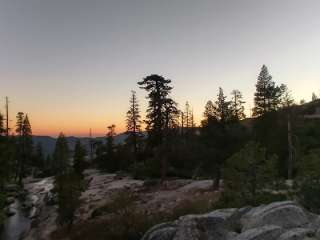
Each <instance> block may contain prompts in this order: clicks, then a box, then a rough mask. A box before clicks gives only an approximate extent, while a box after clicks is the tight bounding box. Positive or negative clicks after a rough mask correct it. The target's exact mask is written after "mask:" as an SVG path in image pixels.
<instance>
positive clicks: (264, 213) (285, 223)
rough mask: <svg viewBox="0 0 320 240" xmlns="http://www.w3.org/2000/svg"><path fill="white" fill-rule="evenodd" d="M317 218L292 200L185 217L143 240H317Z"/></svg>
mask: <svg viewBox="0 0 320 240" xmlns="http://www.w3.org/2000/svg"><path fill="white" fill-rule="evenodd" d="M319 219H320V218H319V217H318V216H316V215H314V214H311V213H309V212H307V211H306V210H305V209H303V208H302V207H301V206H299V205H297V204H296V203H295V202H292V201H285V202H275V203H272V204H269V205H263V206H259V207H254V208H250V207H246V208H240V209H234V208H232V209H221V210H216V211H213V212H211V213H207V214H202V215H187V216H183V217H180V218H179V219H178V220H176V221H174V222H170V223H165V224H160V225H156V226H154V227H153V228H151V229H150V230H149V231H148V232H147V233H146V234H145V235H144V237H143V238H142V240H306V239H308V240H316V239H319V240H320V234H319V230H318V229H319V228H320V221H319Z"/></svg>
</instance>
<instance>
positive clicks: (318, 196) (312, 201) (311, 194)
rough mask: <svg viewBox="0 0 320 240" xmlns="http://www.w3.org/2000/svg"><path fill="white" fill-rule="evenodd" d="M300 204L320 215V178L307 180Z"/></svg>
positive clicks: (303, 186) (300, 193)
mask: <svg viewBox="0 0 320 240" xmlns="http://www.w3.org/2000/svg"><path fill="white" fill-rule="evenodd" d="M298 197H299V201H300V203H301V204H302V205H303V206H304V207H305V208H306V209H308V210H309V211H311V212H314V213H317V214H319V213H320V178H319V177H318V178H308V179H305V180H304V181H303V183H302V185H301V188H300V191H299V194H298Z"/></svg>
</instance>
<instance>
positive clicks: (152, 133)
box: [138, 74, 173, 146]
mask: <svg viewBox="0 0 320 240" xmlns="http://www.w3.org/2000/svg"><path fill="white" fill-rule="evenodd" d="M170 83H171V80H169V79H165V78H164V77H162V76H159V75H155V74H154V75H150V76H147V77H146V78H144V79H143V80H142V81H140V82H138V84H139V85H140V88H141V89H145V90H146V91H147V92H148V97H147V98H148V99H149V106H148V108H147V116H146V118H147V120H146V121H145V122H146V124H147V127H146V129H147V131H148V139H149V143H150V145H151V146H158V145H160V144H162V142H163V137H164V130H165V128H166V124H168V121H166V120H168V114H169V113H170V114H171V112H173V111H171V110H170V111H168V109H170V108H169V107H168V106H169V105H171V106H173V104H172V103H173V100H172V99H171V98H170V97H169V94H170V91H171V90H172V87H171V86H170V85H169V84H170Z"/></svg>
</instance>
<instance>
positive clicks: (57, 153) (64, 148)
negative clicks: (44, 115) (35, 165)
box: [53, 133, 70, 175]
mask: <svg viewBox="0 0 320 240" xmlns="http://www.w3.org/2000/svg"><path fill="white" fill-rule="evenodd" d="M69 154H70V151H69V146H68V143H67V140H66V138H65V136H64V134H63V133H60V134H59V137H58V139H57V142H56V146H55V149H54V153H53V169H54V171H55V173H56V174H57V175H60V174H64V173H66V172H68V171H69V167H70V166H69V156H70V155H69Z"/></svg>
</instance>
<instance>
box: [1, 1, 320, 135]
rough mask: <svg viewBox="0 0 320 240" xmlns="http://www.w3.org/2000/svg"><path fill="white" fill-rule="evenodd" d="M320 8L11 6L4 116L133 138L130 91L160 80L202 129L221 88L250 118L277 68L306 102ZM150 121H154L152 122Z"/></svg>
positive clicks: (5, 16) (312, 81) (262, 4)
mask: <svg viewBox="0 0 320 240" xmlns="http://www.w3.org/2000/svg"><path fill="white" fill-rule="evenodd" d="M319 10H320V1H319V0H268V1H262V0H0V97H1V101H0V104H1V105H0V110H1V112H4V97H5V96H8V97H9V98H10V108H11V109H10V110H11V113H10V117H11V119H12V120H13V121H12V122H11V126H14V120H15V114H16V113H17V112H18V111H23V112H26V113H28V114H29V115H30V120H31V124H32V127H33V132H34V134H37V135H52V136H56V135H57V134H58V133H59V132H60V131H63V132H65V134H66V135H76V136H85V135H87V134H88V132H89V128H92V130H93V133H94V134H95V135H104V134H105V132H106V126H107V125H109V124H112V123H114V124H116V125H117V132H121V131H123V130H124V127H125V122H124V119H125V113H126V111H127V108H128V99H129V95H130V91H131V90H137V94H138V98H139V100H140V104H141V108H142V109H141V110H144V109H145V106H146V99H145V95H146V93H145V92H144V91H142V90H139V89H138V87H137V84H136V82H137V81H140V80H141V79H142V78H143V77H144V76H146V75H149V74H152V73H156V74H161V75H163V76H165V77H166V78H170V79H172V83H173V86H174V89H173V92H172V96H173V98H174V99H175V100H176V101H177V102H178V103H179V104H180V106H181V105H183V104H184V103H185V102H186V101H189V102H190V104H191V105H192V106H193V109H194V113H195V117H196V120H197V121H198V122H199V121H200V119H201V117H202V112H203V108H204V105H205V103H206V101H207V100H209V99H213V98H215V96H216V94H217V89H218V87H219V86H221V87H223V89H224V90H225V92H226V93H227V94H229V93H230V92H231V91H232V89H234V88H236V89H239V90H240V91H242V93H243V95H244V97H245V100H246V101H247V107H249V106H251V107H252V106H253V104H252V98H253V93H254V89H255V83H256V77H257V75H258V73H259V70H260V68H261V66H262V64H266V65H267V66H268V68H269V70H270V73H271V75H272V76H273V78H274V80H275V81H276V82H277V83H279V84H280V83H284V84H287V85H288V87H289V88H290V89H291V90H292V94H293V96H294V97H295V99H296V101H299V100H300V99H306V100H310V98H311V94H312V92H313V91H314V92H316V93H319V89H320V14H319ZM143 112H144V111H143Z"/></svg>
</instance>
